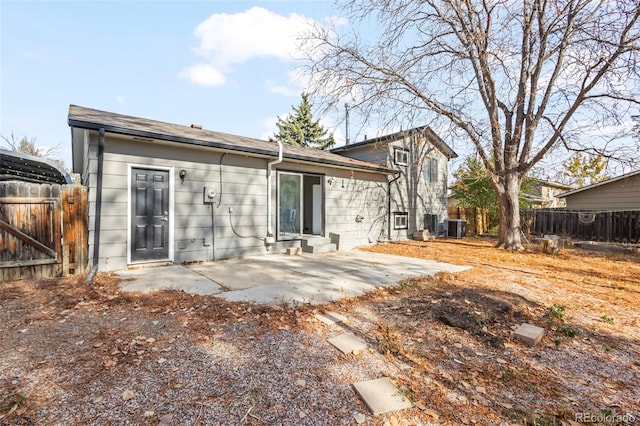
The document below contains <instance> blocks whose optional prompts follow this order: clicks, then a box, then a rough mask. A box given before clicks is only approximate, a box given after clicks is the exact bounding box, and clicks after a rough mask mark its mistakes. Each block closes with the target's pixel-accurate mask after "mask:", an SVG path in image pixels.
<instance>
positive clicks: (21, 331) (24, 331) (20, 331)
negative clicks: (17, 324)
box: [18, 328, 28, 333]
mask: <svg viewBox="0 0 640 426" xmlns="http://www.w3.org/2000/svg"><path fill="white" fill-rule="evenodd" d="M27 331H28V329H26V328H23V329H22V330H18V332H19V333H26V332H27Z"/></svg>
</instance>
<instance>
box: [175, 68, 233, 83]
mask: <svg viewBox="0 0 640 426" xmlns="http://www.w3.org/2000/svg"><path fill="white" fill-rule="evenodd" d="M180 77H186V78H188V79H189V80H191V81H192V82H193V83H195V84H197V85H199V86H209V87H215V86H220V85H222V84H224V83H225V81H226V77H225V76H224V74H223V73H221V72H220V71H218V70H217V69H216V68H215V67H213V66H211V65H208V64H198V65H193V66H191V67H189V68H185V69H183V70H182V71H180Z"/></svg>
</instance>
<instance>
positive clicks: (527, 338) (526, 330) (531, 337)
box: [513, 323, 544, 346]
mask: <svg viewBox="0 0 640 426" xmlns="http://www.w3.org/2000/svg"><path fill="white" fill-rule="evenodd" d="M542 336H544V329H543V328H540V327H536V326H535V325H531V324H527V323H524V324H522V325H520V327H518V329H517V330H516V331H514V332H513V337H515V338H516V339H518V340H520V341H522V342H524V343H526V344H527V345H529V346H535V345H537V344H538V342H540V339H542Z"/></svg>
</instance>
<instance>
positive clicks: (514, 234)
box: [497, 172, 524, 251]
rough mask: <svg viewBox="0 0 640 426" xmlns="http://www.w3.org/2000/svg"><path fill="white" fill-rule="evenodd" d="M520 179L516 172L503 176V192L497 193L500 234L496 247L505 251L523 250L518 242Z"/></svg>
mask: <svg viewBox="0 0 640 426" xmlns="http://www.w3.org/2000/svg"><path fill="white" fill-rule="evenodd" d="M519 192H520V179H519V178H518V175H517V172H512V173H508V174H507V175H506V176H505V181H504V192H500V193H498V200H499V201H500V232H499V235H498V244H497V247H499V248H504V249H507V250H518V251H521V250H524V247H523V246H522V242H521V241H520V204H519V201H518V194H519Z"/></svg>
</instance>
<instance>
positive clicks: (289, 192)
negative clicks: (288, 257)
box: [278, 172, 302, 240]
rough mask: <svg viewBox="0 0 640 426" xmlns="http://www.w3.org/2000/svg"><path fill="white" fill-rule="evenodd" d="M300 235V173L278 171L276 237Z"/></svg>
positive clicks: (281, 238) (283, 238)
mask: <svg viewBox="0 0 640 426" xmlns="http://www.w3.org/2000/svg"><path fill="white" fill-rule="evenodd" d="M301 236H302V174H300V173H289V172H278V239H280V240H286V239H294V238H300V237H301Z"/></svg>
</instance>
